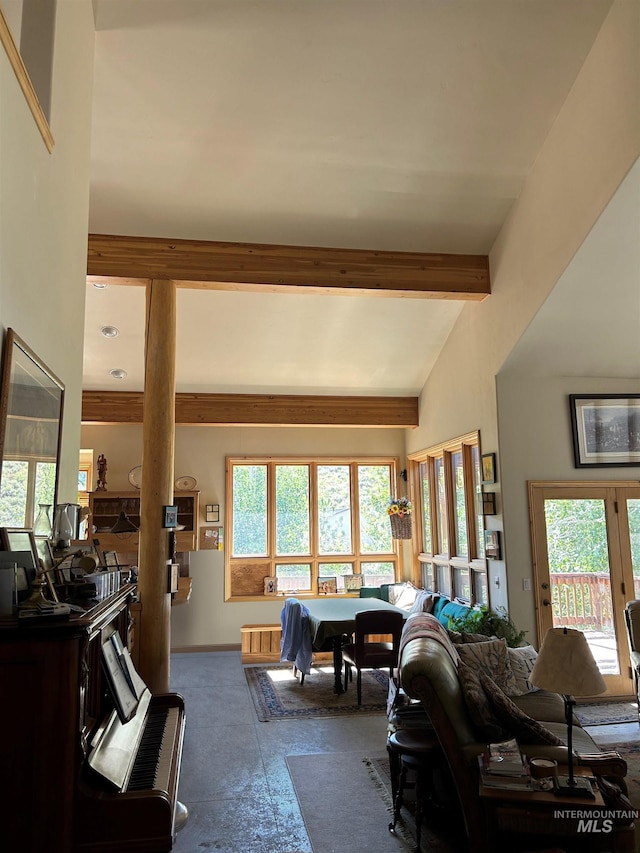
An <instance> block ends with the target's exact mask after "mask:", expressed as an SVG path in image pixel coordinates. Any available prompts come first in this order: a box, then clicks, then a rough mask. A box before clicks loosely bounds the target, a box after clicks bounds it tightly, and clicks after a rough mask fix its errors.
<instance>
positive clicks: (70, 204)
mask: <svg viewBox="0 0 640 853" xmlns="http://www.w3.org/2000/svg"><path fill="white" fill-rule="evenodd" d="M93 44H94V28H93V12H92V8H91V4H90V2H88V0H58V11H57V21H56V41H55V50H54V68H53V96H52V107H51V130H52V133H53V136H54V139H55V146H54V149H53V152H52V153H51V154H49V152H48V151H47V149H46V147H45V144H44V142H43V140H42V137H41V135H40V133H39V131H38V128H37V127H36V124H35V121H34V119H33V116H32V115H31V112H30V111H29V108H28V107H27V104H26V101H25V98H24V96H23V94H22V90H21V89H20V87H19V85H18V81H17V79H16V76H15V74H14V72H13V69H12V68H11V66H10V64H9V61H8V59H7V56H6V54H5V52H4V50H2V49H1V48H0V104H1V105H2V107H1V111H0V324H1V326H2V330H3V331H4V330H6V329H7V328H9V327H11V328H13V329H14V330H15V331H16V332H17V334H18V335H19V336H20V337H21V338H22V339H23V340H24V341H25V342H26V343H27V344H28V345H29V346H30V347H31V348H32V349H33V350H34V351H35V352H36V354H37V355H38V356H39V357H40V358H41V359H42V360H43V361H44V362H45V364H46V365H47V366H48V367H49V368H50V369H51V370H52V371H53V372H54V373H55V374H56V375H57V376H58V378H59V379H61V380H62V382H63V383H64V385H65V411H64V420H63V437H62V466H61V472H60V481H59V491H58V497H59V500H61V501H73V500H75V496H76V495H77V466H78V462H77V460H78V448H79V437H80V407H81V392H82V347H83V326H84V293H85V276H86V264H87V227H88V226H87V223H88V206H89V146H90V125H91V90H92V80H93Z"/></svg>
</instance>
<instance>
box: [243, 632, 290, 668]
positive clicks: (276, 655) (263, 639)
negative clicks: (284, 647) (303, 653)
mask: <svg viewBox="0 0 640 853" xmlns="http://www.w3.org/2000/svg"><path fill="white" fill-rule="evenodd" d="M281 638H282V628H281V626H280V624H278V625H242V626H241V628H240V641H241V647H240V648H241V653H242V663H273V662H274V661H275V662H276V663H277V662H278V661H279V660H280V640H281Z"/></svg>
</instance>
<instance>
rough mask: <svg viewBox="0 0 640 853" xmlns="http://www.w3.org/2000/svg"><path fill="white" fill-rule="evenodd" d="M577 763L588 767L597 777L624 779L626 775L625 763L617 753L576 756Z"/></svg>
mask: <svg viewBox="0 0 640 853" xmlns="http://www.w3.org/2000/svg"><path fill="white" fill-rule="evenodd" d="M577 763H578V764H581V765H582V766H583V767H590V768H591V769H592V770H593V772H594V773H595V774H596V775H597V776H609V777H611V776H613V777H615V778H617V779H624V777H625V776H626V775H627V762H626V761H625V760H624V758H623V757H622V756H621V755H620V753H619V752H615V751H612V752H598V753H593V754H584V753H583V754H581V755H578V756H577Z"/></svg>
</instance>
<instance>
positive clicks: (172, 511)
mask: <svg viewBox="0 0 640 853" xmlns="http://www.w3.org/2000/svg"><path fill="white" fill-rule="evenodd" d="M162 509H163V511H164V519H163V522H162V526H163V527H168V528H171V527H177V526H178V507H177V506H165V507H163V508H162Z"/></svg>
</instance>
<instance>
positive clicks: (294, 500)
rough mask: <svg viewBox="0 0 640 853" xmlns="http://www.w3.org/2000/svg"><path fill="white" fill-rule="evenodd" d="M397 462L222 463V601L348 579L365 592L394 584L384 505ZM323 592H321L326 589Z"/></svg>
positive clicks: (393, 550) (394, 551)
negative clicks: (271, 584)
mask: <svg viewBox="0 0 640 853" xmlns="http://www.w3.org/2000/svg"><path fill="white" fill-rule="evenodd" d="M396 471H397V460H396V459H391V458H382V459H379V458H375V459H371V458H362V459H326V460H325V459H317V458H314V459H309V458H306V459H301V458H296V459H275V458H242V459H228V460H227V501H226V506H227V519H226V526H227V530H228V531H229V532H230V537H229V541H228V544H227V547H226V551H225V561H226V599H227V600H229V599H239V598H247V597H249V598H253V597H256V596H260V595H263V594H264V591H265V583H264V581H265V578H275V581H276V583H275V587H276V592H277V593H282V594H284V593H296V594H307V595H317V594H319V590H320V588H321V587H320V586H319V581H318V579H319V578H320V579H321V581H320V583H321V584H322V582H323V581H326V579H327V578H328V579H331V580H332V579H333V578H335V586H336V589H337V592H338V593H344V592H345V588H346V585H345V576H348V575H357V576H359V577H361V578H362V584H363V586H380V584H383V583H393V582H394V581H395V580H396V579H397V577H398V554H399V548H398V545H397V543H396V542H394V540H393V539H392V538H391V526H390V524H389V519H388V516H387V513H386V506H387V503H388V501H389V498H390V496H391V495H393V494H396V493H397V488H396V485H395V484H396ZM323 588H324V587H323Z"/></svg>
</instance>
